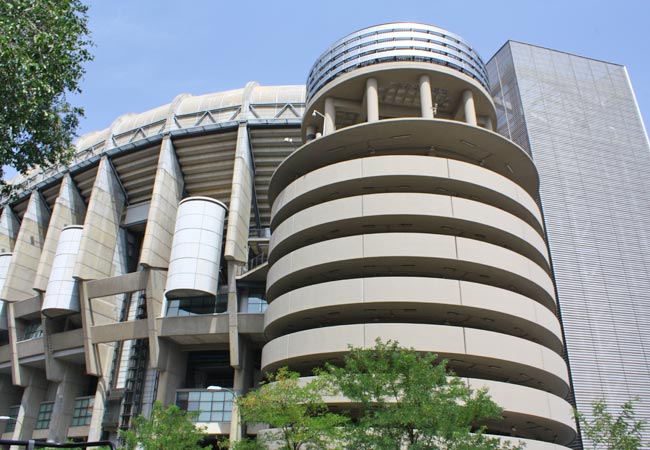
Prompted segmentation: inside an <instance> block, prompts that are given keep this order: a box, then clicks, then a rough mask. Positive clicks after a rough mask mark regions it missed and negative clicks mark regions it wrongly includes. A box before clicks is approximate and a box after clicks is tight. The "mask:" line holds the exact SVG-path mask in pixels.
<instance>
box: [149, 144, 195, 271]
mask: <svg viewBox="0 0 650 450" xmlns="http://www.w3.org/2000/svg"><path fill="white" fill-rule="evenodd" d="M184 186H185V183H184V182H183V174H182V172H181V168H180V166H179V164H178V160H177V159H176V153H175V152H174V145H173V143H172V140H171V136H170V135H167V136H165V137H164V138H163V141H162V144H161V147H160V155H159V156H158V168H157V169H156V179H155V181H154V184H153V192H152V194H151V206H150V207H149V217H148V218H147V228H146V229H145V233H144V240H143V242H142V252H141V254H140V264H142V265H143V266H145V267H156V268H165V269H166V268H167V267H168V266H169V255H170V253H171V248H172V240H173V238H174V225H175V224H176V211H177V209H178V203H179V202H180V201H181V199H182V198H183V189H184Z"/></svg>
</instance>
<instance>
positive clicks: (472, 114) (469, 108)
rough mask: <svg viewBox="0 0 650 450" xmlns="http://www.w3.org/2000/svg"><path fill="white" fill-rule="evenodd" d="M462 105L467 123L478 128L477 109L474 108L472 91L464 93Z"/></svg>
mask: <svg viewBox="0 0 650 450" xmlns="http://www.w3.org/2000/svg"><path fill="white" fill-rule="evenodd" d="M462 105H463V112H464V116H465V123H467V124H469V125H473V126H476V108H475V107H474V95H473V94H472V91H471V90H469V89H467V90H465V91H463V99H462Z"/></svg>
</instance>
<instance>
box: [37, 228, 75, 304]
mask: <svg viewBox="0 0 650 450" xmlns="http://www.w3.org/2000/svg"><path fill="white" fill-rule="evenodd" d="M82 233H83V227H82V226H80V225H71V226H68V227H65V228H64V229H63V230H62V231H61V235H60V237H59V243H58V244H57V246H56V254H55V256H54V261H53V262H52V272H50V279H49V281H48V283H47V290H46V291H45V298H44V299H43V307H42V308H41V311H42V312H43V314H45V315H46V316H48V317H56V316H61V315H64V314H70V313H75V312H79V291H78V290H77V281H76V280H75V279H74V278H73V277H72V272H73V270H74V266H75V262H76V261H77V254H78V253H79V244H80V243H81V235H82Z"/></svg>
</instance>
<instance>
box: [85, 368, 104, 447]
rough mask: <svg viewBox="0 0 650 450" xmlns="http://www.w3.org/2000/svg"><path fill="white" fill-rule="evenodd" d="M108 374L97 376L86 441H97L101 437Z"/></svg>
mask: <svg viewBox="0 0 650 450" xmlns="http://www.w3.org/2000/svg"><path fill="white" fill-rule="evenodd" d="M108 378H109V377H108V374H107V375H105V376H102V377H99V380H98V381H97V391H95V403H94V404H93V414H92V416H91V417H90V426H89V431H88V441H99V440H100V439H101V438H102V422H103V421H104V412H105V411H106V403H107V401H106V394H107V392H108V387H109V379H108Z"/></svg>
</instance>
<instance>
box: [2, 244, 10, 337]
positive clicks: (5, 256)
mask: <svg viewBox="0 0 650 450" xmlns="http://www.w3.org/2000/svg"><path fill="white" fill-rule="evenodd" d="M9 263H11V253H2V254H0V291H2V286H4V284H5V279H6V278H7V272H8V271H9ZM8 329H9V324H8V323H7V304H6V303H5V302H3V301H2V300H0V330H3V331H5V330H8Z"/></svg>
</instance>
